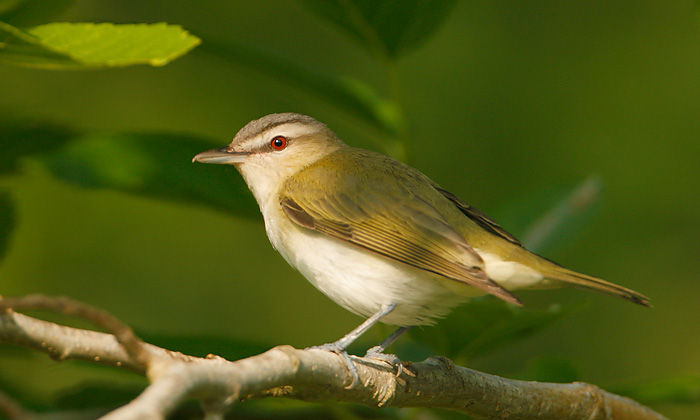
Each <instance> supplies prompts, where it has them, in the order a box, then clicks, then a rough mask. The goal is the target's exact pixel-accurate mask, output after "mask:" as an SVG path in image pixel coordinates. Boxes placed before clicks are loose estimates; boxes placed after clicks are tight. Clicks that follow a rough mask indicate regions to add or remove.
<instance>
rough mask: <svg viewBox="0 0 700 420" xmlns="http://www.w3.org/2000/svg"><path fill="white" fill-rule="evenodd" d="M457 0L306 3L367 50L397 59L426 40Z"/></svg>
mask: <svg viewBox="0 0 700 420" xmlns="http://www.w3.org/2000/svg"><path fill="white" fill-rule="evenodd" d="M455 3H456V1H455V0H404V1H395V0H302V4H304V5H305V6H306V7H307V8H308V9H309V10H311V11H312V12H313V13H315V14H316V15H318V16H320V17H322V18H324V19H326V20H328V21H330V22H332V23H333V24H335V25H336V26H338V27H340V28H341V29H343V30H344V31H346V32H347V33H348V34H350V35H351V36H352V37H353V38H355V39H356V40H357V41H359V42H360V44H361V45H363V46H364V47H365V48H367V49H368V50H370V51H371V52H373V53H376V54H378V55H380V56H386V57H390V58H395V57H397V56H399V55H400V54H403V53H405V52H407V51H410V50H411V49H414V48H416V47H417V46H419V45H420V44H421V43H422V42H423V41H425V40H426V39H427V38H428V37H429V36H430V35H431V34H432V33H433V32H435V30H436V29H437V28H438V26H440V24H441V23H442V22H443V21H444V20H445V18H446V17H447V16H448V15H449V14H450V11H451V10H452V8H453V7H454V5H455Z"/></svg>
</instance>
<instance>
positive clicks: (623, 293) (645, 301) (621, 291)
mask: <svg viewBox="0 0 700 420" xmlns="http://www.w3.org/2000/svg"><path fill="white" fill-rule="evenodd" d="M547 265H549V264H547ZM543 268H544V267H543ZM541 272H542V274H544V276H545V277H547V278H548V279H552V280H556V281H561V282H564V283H566V284H568V285H571V286H573V287H578V288H580V289H586V290H592V291H594V292H598V293H603V294H605V295H609V296H615V297H619V298H622V299H625V300H628V301H630V302H632V303H636V304H638V305H642V306H647V307H650V306H651V304H650V303H649V298H648V297H646V296H644V295H643V294H641V293H637V292H635V291H634V290H632V289H628V288H626V287H622V286H618V285H617V284H614V283H610V282H609V281H605V280H602V279H599V278H596V277H593V276H589V275H586V274H581V273H577V272H575V271H571V270H569V269H566V268H564V267H561V266H558V265H554V264H552V265H551V266H548V267H547V268H546V269H544V270H542V271H541Z"/></svg>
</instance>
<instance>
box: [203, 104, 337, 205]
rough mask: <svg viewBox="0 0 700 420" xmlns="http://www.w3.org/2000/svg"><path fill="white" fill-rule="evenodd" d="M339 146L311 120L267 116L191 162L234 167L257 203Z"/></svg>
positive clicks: (322, 126)
mask: <svg viewBox="0 0 700 420" xmlns="http://www.w3.org/2000/svg"><path fill="white" fill-rule="evenodd" d="M343 145H344V144H343V142H342V141H341V140H339V139H338V137H337V136H336V135H335V134H334V133H333V132H332V131H331V130H330V129H329V128H328V127H326V125H325V124H323V123H320V122H318V121H316V120H315V119H313V118H311V117H308V116H306V115H301V114H296V113H283V114H270V115H267V116H265V117H262V118H260V119H257V120H253V121H251V122H249V123H248V124H246V125H245V127H243V128H242V129H241V130H240V131H239V132H238V133H237V134H236V136H235V137H234V138H233V141H231V144H230V145H228V146H227V147H222V148H220V149H213V150H209V151H206V152H202V153H200V154H198V155H196V156H195V157H194V158H193V159H192V161H193V162H203V163H219V164H227V165H234V166H236V168H237V169H238V170H239V171H240V173H241V175H243V178H244V179H245V181H246V183H247V184H248V187H249V188H250V189H251V191H253V194H254V195H255V198H256V199H257V200H258V202H261V200H266V199H267V198H268V197H269V195H270V194H271V193H273V192H275V191H277V189H278V188H279V186H280V185H281V184H282V183H283V182H284V181H285V180H286V179H288V178H289V177H291V176H294V175H295V174H296V173H297V172H299V171H300V170H302V169H304V168H305V167H307V166H308V165H310V164H312V163H314V162H316V161H318V160H319V159H321V158H323V157H324V156H326V155H328V154H329V153H331V152H333V151H335V150H337V149H338V148H340V147H343Z"/></svg>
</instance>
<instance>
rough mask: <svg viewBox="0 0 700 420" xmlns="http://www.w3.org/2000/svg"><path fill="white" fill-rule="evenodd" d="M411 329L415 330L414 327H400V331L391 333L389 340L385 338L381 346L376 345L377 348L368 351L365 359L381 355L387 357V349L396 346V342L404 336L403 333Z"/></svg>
mask: <svg viewBox="0 0 700 420" xmlns="http://www.w3.org/2000/svg"><path fill="white" fill-rule="evenodd" d="M411 328H413V326H410V327H400V328H399V329H397V330H396V331H394V332H393V333H391V335H389V336H388V337H387V338H385V339H384V341H382V342H381V343H379V345H376V346H374V347H372V348H371V349H369V350H367V354H365V357H377V356H380V355H385V356H387V355H386V354H384V352H385V351H386V349H387V348H388V347H389V346H390V345H392V344H394V341H396V340H397V339H398V338H399V337H401V336H402V335H403V333H405V332H406V331H408V330H410V329H411Z"/></svg>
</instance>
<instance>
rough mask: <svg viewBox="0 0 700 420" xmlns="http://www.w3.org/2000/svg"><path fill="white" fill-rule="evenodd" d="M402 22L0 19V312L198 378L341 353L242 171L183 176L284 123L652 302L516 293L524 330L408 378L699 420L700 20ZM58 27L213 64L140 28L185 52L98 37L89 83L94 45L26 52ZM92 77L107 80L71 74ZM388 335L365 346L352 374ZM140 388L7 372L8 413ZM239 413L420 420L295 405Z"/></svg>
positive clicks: (328, 8)
mask: <svg viewBox="0 0 700 420" xmlns="http://www.w3.org/2000/svg"><path fill="white" fill-rule="evenodd" d="M392 3H393V2H389V1H386V2H371V1H361V0H356V1H337V2H336V1H314V0H303V1H302V0H300V1H291V0H290V1H261V2H247V3H245V2H235V3H228V2H216V1H212V0H205V1H201V2H197V3H196V4H195V3H193V2H186V1H180V0H169V1H165V0H152V1H149V2H138V1H119V2H117V1H113V2H93V1H85V0H83V1H69V0H62V1H49V2H47V1H41V0H26V1H22V0H12V1H8V0H3V1H0V22H4V23H5V26H0V46H1V47H0V92H2V94H1V95H0V152H1V153H0V175H2V177H1V178H0V191H1V192H2V193H1V194H0V250H5V251H6V252H5V254H4V259H3V261H2V264H1V265H0V293H2V294H3V295H18V294H25V293H33V292H42V293H48V294H60V295H68V296H71V297H74V298H77V299H80V300H83V301H86V302H89V303H91V304H94V305H96V306H100V307H102V308H105V309H107V310H109V311H111V312H112V313H113V314H115V315H117V316H119V317H120V318H121V319H123V320H124V321H126V322H128V323H129V324H131V325H132V326H134V328H136V329H137V331H139V332H140V333H141V334H142V335H143V336H144V337H146V338H147V339H149V340H151V341H153V342H155V343H157V344H161V345H164V346H166V347H168V348H171V349H174V350H181V351H184V352H189V353H195V354H201V355H204V354H206V353H210V352H211V353H218V354H221V355H224V356H226V357H229V358H236V357H242V356H245V355H249V354H254V353H256V352H259V351H262V350H264V349H266V348H269V347H270V346H273V345H276V344H282V343H288V344H292V345H294V346H298V347H305V346H309V345H313V344H319V343H323V342H327V341H331V340H334V339H336V338H338V337H340V336H341V335H342V334H344V333H345V332H347V331H349V330H350V329H351V328H353V327H354V326H355V325H356V324H357V323H358V322H359V321H360V319H359V318H357V317H355V316H354V315H352V314H349V313H347V312H345V311H344V310H343V309H341V308H339V307H337V306H336V305H335V304H333V303H332V302H330V301H329V300H328V299H327V298H325V297H324V296H323V295H321V294H320V293H319V292H317V291H316V290H314V289H313V288H312V287H311V286H309V285H308V284H307V283H306V282H305V281H304V280H303V278H301V277H300V276H299V275H298V274H297V273H295V272H294V271H293V270H292V269H291V268H289V267H288V266H287V265H286V264H285V263H284V261H283V260H282V258H280V257H279V255H277V254H276V253H275V252H274V250H272V248H271V247H270V245H269V243H268V242H267V238H266V237H265V234H264V229H263V226H262V223H261V218H260V216H259V214H258V213H257V210H256V207H255V204H254V203H253V202H252V200H251V197H250V194H249V193H248V192H247V189H246V188H245V186H244V185H243V184H242V182H241V181H240V179H239V178H238V175H237V174H236V173H235V171H233V170H232V169H231V168H222V167H217V166H216V165H193V164H191V163H190V162H189V161H190V159H191V157H192V156H193V155H194V154H195V153H197V152H199V151H201V150H204V149H206V148H210V147H214V146H221V145H224V144H226V143H227V142H228V141H229V140H230V138H231V137H232V136H233V135H234V134H235V132H236V131H237V130H238V129H239V128H240V127H242V126H243V125H244V124H245V123H246V122H248V121H249V120H251V119H253V118H257V117H260V116H262V115H265V114H268V113H271V112H283V111H297V112H302V113H306V114H309V115H312V116H314V117H316V118H318V119H319V120H321V121H324V122H325V123H327V124H328V125H330V126H331V127H332V128H333V129H334V130H335V131H336V132H337V133H338V134H339V135H340V136H341V137H342V138H344V139H345V140H346V141H347V142H348V143H350V144H351V145H354V146H358V147H364V148H371V149H375V150H379V151H382V152H385V153H389V154H392V155H394V156H396V157H398V158H401V159H403V160H405V161H407V162H409V163H411V164H412V165H413V166H415V167H417V168H419V169H420V170H422V171H423V172H425V173H426V174H428V175H429V176H431V178H433V179H434V180H436V181H437V182H439V183H440V184H441V185H443V186H444V187H445V188H447V189H448V190H450V191H452V192H454V193H456V194H457V195H459V196H460V197H462V198H463V199H465V200H466V201H467V202H469V203H470V204H473V205H475V206H476V207H478V208H480V209H482V210H484V211H486V212H487V213H488V214H490V215H492V216H493V217H494V218H496V219H497V220H499V221H501V223H502V224H503V225H504V226H505V227H506V228H508V229H509V230H511V231H513V233H515V234H516V235H517V236H520V237H522V238H525V239H526V240H527V241H528V242H530V243H532V244H534V245H536V247H537V250H538V251H540V252H542V253H544V254H545V255H546V256H548V257H550V258H552V259H554V260H556V261H558V262H560V263H562V264H564V265H566V266H568V267H571V268H573V269H577V270H580V271H584V272H586V273H590V274H593V275H598V276H601V277H603V278H606V279H609V280H611V281H615V282H617V283H620V284H623V285H625V286H629V287H631V288H634V289H636V290H638V291H640V292H643V293H644V294H646V295H648V296H650V297H651V298H652V303H653V304H654V308H653V309H645V308H640V307H635V306H633V305H630V304H628V303H625V302H622V301H619V300H615V299H610V298H606V297H603V296H598V295H591V294H586V293H583V292H579V291H576V290H556V291H538V292H521V293H519V296H521V297H522V298H523V300H524V301H525V303H526V308H525V309H524V310H515V309H513V308H511V307H508V306H506V305H503V304H500V303H498V302H495V300H492V299H481V300H477V301H475V302H474V303H473V304H470V305H465V306H463V307H462V308H460V309H459V310H458V311H456V312H455V313H454V314H453V315H452V316H450V317H448V318H447V319H445V320H444V321H443V322H441V323H440V325H439V326H438V327H431V328H425V329H423V330H422V331H417V332H416V333H415V334H413V335H412V336H411V337H407V338H404V339H402V341H401V342H400V344H399V346H398V347H397V348H396V351H397V352H398V354H399V356H401V357H402V358H404V359H405V360H420V358H422V357H427V356H428V355H430V354H443V355H448V356H450V357H453V358H455V359H456V360H457V361H458V362H460V363H464V364H468V365H469V366H470V367H473V368H476V369H481V370H484V371H487V372H490V373H495V374H501V375H506V376H509V377H518V378H524V379H533V380H552V381H572V380H584V381H588V382H592V383H594V384H597V385H600V386H603V387H605V388H607V389H609V390H611V391H617V392H622V393H624V394H626V395H630V396H632V397H634V398H637V399H638V400H640V401H641V402H643V403H645V404H650V405H651V406H652V407H654V408H655V409H657V410H659V411H660V412H662V413H664V414H666V415H667V416H669V417H671V418H676V419H693V418H698V417H700V405H699V404H698V402H699V401H700V357H699V356H700V354H699V352H698V348H700V334H698V328H699V327H698V325H700V309H699V306H698V303H697V301H698V297H700V281H698V280H699V276H698V270H697V268H696V262H697V256H696V253H697V251H698V249H700V247H699V246H700V218H699V217H698V214H700V197H699V195H698V187H699V185H698V184H699V182H698V181H699V180H700V173H699V172H700V171H699V170H698V157H699V153H698V152H700V146H699V144H700V142H699V140H700V134H699V133H700V21H699V16H700V13H699V12H698V9H697V5H696V4H695V3H692V2H688V1H675V0H671V1H659V0H656V1H643V2H631V1H620V2H605V1H592V2H544V3H535V4H527V5H525V4H523V3H522V2H517V1H505V2H496V3H494V2H489V1H470V2H466V1H462V2H459V1H440V2H437V1H435V2H430V1H406V2H397V3H398V5H392ZM50 22H95V23H100V22H111V23H114V24H133V23H153V24H155V23H159V22H168V23H170V24H173V25H179V26H181V27H182V28H184V29H186V30H187V31H189V32H190V33H191V34H194V35H196V36H197V37H199V38H200V39H201V45H200V46H199V47H196V48H195V49H194V50H192V51H191V52H189V51H190V49H191V48H193V47H195V46H196V44H197V43H198V40H197V39H196V38H188V37H187V36H185V35H184V33H183V32H182V30H181V29H179V28H177V27H173V26H168V27H167V28H166V27H164V26H149V28H154V27H155V28H158V27H160V28H163V29H164V30H165V29H167V31H171V30H174V31H175V32H174V33H175V34H176V36H175V38H178V37H180V41H183V40H184V41H185V42H179V41H178V42H174V41H173V42H174V44H175V48H174V49H173V50H171V49H167V51H164V50H160V51H158V53H155V51H156V50H159V48H160V47H162V46H164V45H165V44H168V45H170V44H169V43H170V42H171V41H170V40H171V38H167V39H168V41H164V39H163V38H159V37H160V36H161V35H163V33H162V32H158V33H154V34H143V33H141V34H140V35H139V36H138V37H136V38H129V36H131V34H133V33H129V32H128V30H127V35H126V37H125V38H118V37H116V35H115V34H113V33H109V32H105V33H102V34H101V35H102V36H103V37H104V39H106V40H107V41H109V40H111V41H112V44H111V47H110V48H107V49H106V51H107V52H108V53H110V54H112V53H114V54H115V55H117V56H116V57H106V58H105V57H103V56H98V57H97V58H95V55H90V54H88V55H87V57H88V58H91V59H92V60H93V61H90V60H88V61H85V60H84V58H85V57H86V56H85V55H81V54H79V53H80V52H81V51H82V52H85V49H87V48H83V47H84V43H82V44H81V43H72V42H68V43H59V44H60V45H59V44H56V43H55V42H54V41H55V40H56V38H55V37H54V38H52V36H54V35H55V34H56V32H55V30H56V29H62V30H63V29H66V28H68V29H70V30H75V29H76V27H74V26H69V27H66V26H60V27H59V28H56V27H52V26H44V27H40V28H37V27H36V25H39V24H45V23H50ZM98 26H99V27H100V28H105V26H104V25H98ZM107 27H108V28H109V27H112V26H111V25H107ZM116 28H118V29H119V30H121V29H123V28H124V27H122V26H119V27H116ZM139 28H140V29H138V30H143V29H144V28H143V27H141V26H139ZM81 29H84V28H81ZM18 31H19V32H18ZM63 34H64V35H63V36H67V37H68V38H69V39H68V40H69V41H70V36H71V33H70V31H69V32H68V35H65V32H64V33H63ZM29 36H31V37H34V38H28V37H29ZM42 36H45V37H46V38H42ZM59 39H60V38H59ZM79 39H80V40H82V41H87V39H86V37H84V36H79ZM144 39H145V40H146V41H147V42H144V41H143V40H144ZM149 43H150V44H149ZM66 45H67V46H68V47H70V48H76V49H77V50H78V51H77V52H76V53H72V52H66V51H65V50H63V49H61V48H68V47H66ZM144 45H146V46H147V45H152V46H153V48H145V47H144ZM92 47H93V46H90V48H92ZM81 48H82V50H81ZM139 48H141V49H144V50H146V56H143V55H139V56H135V55H133V54H132V53H133V52H134V50H135V49H139ZM100 51H103V50H100ZM188 52H189V53H188ZM18 54H20V55H21V56H22V57H24V58H26V57H28V56H30V57H32V60H29V61H28V60H26V59H25V60H18V58H17V57H18ZM22 54H24V55H22ZM149 54H150V55H149ZM108 55H109V54H108ZM183 55H184V56H183ZM37 56H39V57H40V58H36V57H37ZM178 57H180V58H178ZM170 61H172V62H170ZM168 62H170V64H168V65H166V66H165V67H154V66H162V65H164V64H166V63H168ZM2 63H5V64H2ZM17 64H21V65H23V66H18V65H17ZM137 64H150V65H151V66H144V65H137ZM27 66H29V67H27ZM56 67H60V68H64V70H60V71H53V70H51V69H55V68H56ZM80 67H90V68H95V69H92V70H80V71H74V70H66V69H65V68H72V69H75V68H80ZM96 68H101V70H97V69H96ZM389 331H390V328H389V327H379V328H375V330H373V331H372V332H371V333H370V334H368V335H367V337H364V338H363V340H362V342H361V343H359V345H358V348H357V351H358V352H362V351H363V350H364V348H366V347H367V346H370V345H372V344H374V343H375V342H376V341H378V340H380V339H381V338H382V336H383V335H385V334H387V333H388V332H389ZM37 378H41V380H38V379H37ZM106 383H108V384H109V385H106ZM142 386H143V380H142V379H140V378H138V377H136V376H135V375H131V374H128V373H122V372H115V371H114V370H112V369H105V368H101V367H95V366H90V365H86V364H80V363H54V362H52V361H50V360H48V359H47V358H46V357H44V356H42V355H38V354H33V353H30V352H28V351H25V350H22V349H15V348H12V347H7V346H3V347H0V387H1V388H2V389H4V390H6V391H7V392H9V393H10V394H11V395H13V396H15V397H17V398H19V399H21V400H22V401H24V402H25V404H27V405H29V406H31V407H33V408H36V409H43V410H54V409H56V407H61V408H70V407H75V406H77V407H83V408H84V407H85V406H87V405H97V406H101V405H109V404H113V403H118V402H119V401H123V400H124V399H125V398H128V397H129V396H130V395H133V393H134V392H137V391H138V389H139V388H140V387H142ZM106 389H109V390H110V392H104V391H105V390H106ZM98 395H99V396H101V397H100V398H99V399H98V398H97V396H98ZM236 410H237V414H238V415H239V416H250V417H253V418H259V417H289V416H292V415H299V416H303V417H305V418H310V417H312V416H313V417H317V418H350V417H352V416H355V415H359V416H365V415H366V416H385V417H405V416H416V417H420V416H425V415H427V414H425V413H423V412H418V411H415V410H382V411H380V412H377V411H374V410H365V409H362V408H355V407H345V406H343V407H337V406H317V405H307V404H302V403H297V402H292V401H277V402H273V401H263V402H248V403H245V404H240V405H238V406H237V407H236ZM186 415H187V414H183V416H186ZM432 415H435V416H440V417H450V416H451V415H450V414H449V413H443V412H439V413H433V414H432Z"/></svg>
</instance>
